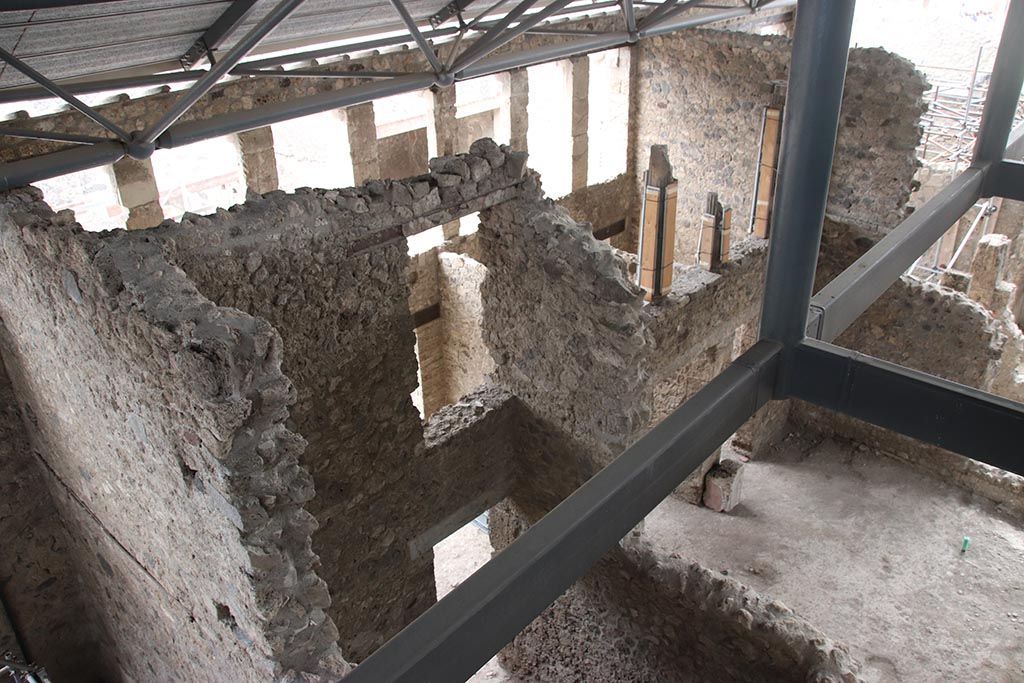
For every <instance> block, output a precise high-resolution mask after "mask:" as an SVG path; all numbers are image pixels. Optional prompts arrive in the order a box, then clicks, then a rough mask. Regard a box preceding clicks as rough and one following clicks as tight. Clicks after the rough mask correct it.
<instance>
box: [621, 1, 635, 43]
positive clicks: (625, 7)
mask: <svg viewBox="0 0 1024 683" xmlns="http://www.w3.org/2000/svg"><path fill="white" fill-rule="evenodd" d="M622 16H623V17H625V19H626V30H627V31H629V33H630V35H633V34H635V33H636V10H635V8H634V7H633V0H622Z"/></svg>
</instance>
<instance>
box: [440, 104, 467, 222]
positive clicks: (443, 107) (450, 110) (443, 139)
mask: <svg viewBox="0 0 1024 683" xmlns="http://www.w3.org/2000/svg"><path fill="white" fill-rule="evenodd" d="M455 114H456V107H455V88H454V87H452V88H437V89H435V90H434V134H435V135H436V137H437V156H449V155H451V154H456V153H458V152H466V151H469V150H465V149H457V147H458V144H459V142H458V141H459V122H458V119H456V118H455ZM441 231H442V232H443V234H444V238H445V239H446V240H450V239H452V238H454V237H458V236H459V221H458V220H454V221H449V222H447V223H445V224H444V225H443V226H442V227H441Z"/></svg>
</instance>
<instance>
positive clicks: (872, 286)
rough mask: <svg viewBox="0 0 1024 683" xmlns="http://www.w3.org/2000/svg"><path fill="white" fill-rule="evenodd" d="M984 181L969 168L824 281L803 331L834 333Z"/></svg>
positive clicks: (968, 203)
mask: <svg viewBox="0 0 1024 683" xmlns="http://www.w3.org/2000/svg"><path fill="white" fill-rule="evenodd" d="M797 14H798V15H799V12H797ZM984 180H985V170H984V169H980V168H969V169H967V170H966V171H964V172H963V173H961V174H960V175H959V176H957V177H956V178H955V179H954V180H953V182H951V183H950V184H949V185H947V186H946V187H945V188H944V189H943V190H942V191H941V192H939V193H938V194H937V195H935V196H934V197H932V199H931V200H930V201H929V202H928V203H926V204H925V205H924V206H922V207H921V208H919V209H918V210H917V211H915V212H914V213H912V214H910V216H909V217H908V218H907V219H906V220H905V221H903V222H902V223H900V225H899V226H897V227H896V228H895V229H894V230H893V231H892V232H890V233H889V234H888V235H886V236H885V237H883V238H882V239H881V240H880V241H879V242H878V244H876V245H875V246H874V247H872V248H871V249H869V250H868V252H867V253H866V254H864V255H863V256H861V257H860V258H859V259H857V260H856V261H854V262H853V264H852V265H851V266H850V267H849V268H847V269H846V270H844V271H843V272H842V273H840V274H839V276H837V277H836V278H835V279H834V280H832V282H830V283H828V285H826V286H825V288H824V289H822V290H821V291H820V292H818V294H817V295H816V296H815V297H814V298H813V299H811V302H810V308H811V315H810V320H809V322H808V323H807V334H808V335H810V336H812V337H815V338H817V339H823V340H825V341H832V340H833V339H835V338H836V337H838V336H839V335H840V334H841V333H842V332H843V330H845V329H846V328H847V327H849V326H850V324H851V323H853V321H854V320H856V319H857V317H858V316H859V315H860V314H861V313H863V312H864V311H865V310H867V308H868V306H870V305H871V304H872V303H874V302H875V300H876V299H878V297H880V296H881V295H882V293H883V292H885V290H887V289H889V286H890V285H892V283H893V282H895V281H896V280H897V278H899V277H900V275H902V274H903V273H904V272H906V270H907V268H909V267H910V266H911V265H913V263H914V261H915V260H916V259H917V258H918V257H919V256H920V255H921V254H923V253H924V252H925V250H927V249H928V247H930V246H931V245H932V244H934V243H935V241H936V240H938V239H939V238H940V237H942V235H944V234H945V232H946V230H948V229H949V227H950V226H951V225H953V223H955V222H956V221H957V219H959V218H960V217H961V216H962V215H964V212H966V211H967V210H968V209H969V208H971V207H972V206H974V203H975V202H977V201H978V199H979V198H980V197H981V188H982V184H983V183H984ZM776 215H777V214H776ZM776 221H778V219H777V218H776V219H773V223H774V222H776ZM776 224H779V223H776Z"/></svg>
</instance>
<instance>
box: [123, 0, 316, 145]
mask: <svg viewBox="0 0 1024 683" xmlns="http://www.w3.org/2000/svg"><path fill="white" fill-rule="evenodd" d="M302 2H303V0H281V2H280V3H278V5H277V6H276V7H274V9H272V10H270V12H268V13H267V15H266V16H264V17H263V18H262V19H261V20H260V22H259V23H258V24H256V25H255V26H254V27H253V28H252V29H251V30H250V31H249V32H248V33H246V34H245V36H243V37H242V39H241V40H239V41H238V42H237V43H236V44H235V45H234V47H232V48H231V50H230V51H228V53H227V54H226V55H224V58H223V59H221V60H220V61H218V62H217V63H216V64H215V65H213V66H212V67H210V70H209V71H207V72H206V74H205V75H204V76H203V77H202V78H200V79H199V80H198V81H196V83H195V85H193V86H192V87H191V88H190V89H189V90H188V91H187V92H186V93H185V94H184V95H182V97H181V98H179V99H178V101H177V102H175V103H174V104H173V105H172V106H171V108H170V109H169V110H168V111H167V112H166V113H165V114H164V115H163V116H161V117H160V119H159V120H158V121H157V122H156V123H154V124H153V125H152V126H150V127H149V128H148V129H146V132H145V133H143V134H142V136H141V139H142V142H144V143H151V142H155V141H156V139H157V138H158V137H160V135H161V134H162V133H163V132H164V131H166V130H167V129H168V128H170V127H171V125H173V124H174V122H175V121H177V120H178V119H179V118H181V116H182V114H184V113H185V112H186V111H188V110H189V109H190V108H191V107H192V105H193V104H195V103H196V102H198V101H199V98H201V97H202V96H203V95H205V94H206V93H207V92H209V90H210V88H212V87H213V86H214V85H216V84H217V81H219V80H220V79H221V77H222V76H224V75H225V74H227V72H228V71H230V70H231V69H233V68H234V67H235V66H236V65H237V64H238V62H240V61H242V58H243V57H245V56H246V55H247V54H249V51H250V50H252V49H253V48H254V47H256V45H257V44H258V43H259V42H260V41H261V40H263V38H264V37H265V36H266V35H267V34H268V33H270V32H271V31H273V30H274V29H275V28H277V25H278V24H280V23H281V22H282V21H284V20H285V19H287V18H288V15H289V14H291V13H292V12H293V11H295V9H296V8H297V7H298V6H299V5H301V4H302Z"/></svg>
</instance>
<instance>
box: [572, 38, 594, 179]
mask: <svg viewBox="0 0 1024 683" xmlns="http://www.w3.org/2000/svg"><path fill="white" fill-rule="evenodd" d="M570 64H572V189H573V190H579V189H581V188H584V187H586V186H587V157H588V152H589V142H588V140H587V128H588V126H589V123H590V100H589V95H590V58H589V57H588V56H587V55H583V56H582V57H573V58H572V59H571V60H570Z"/></svg>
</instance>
